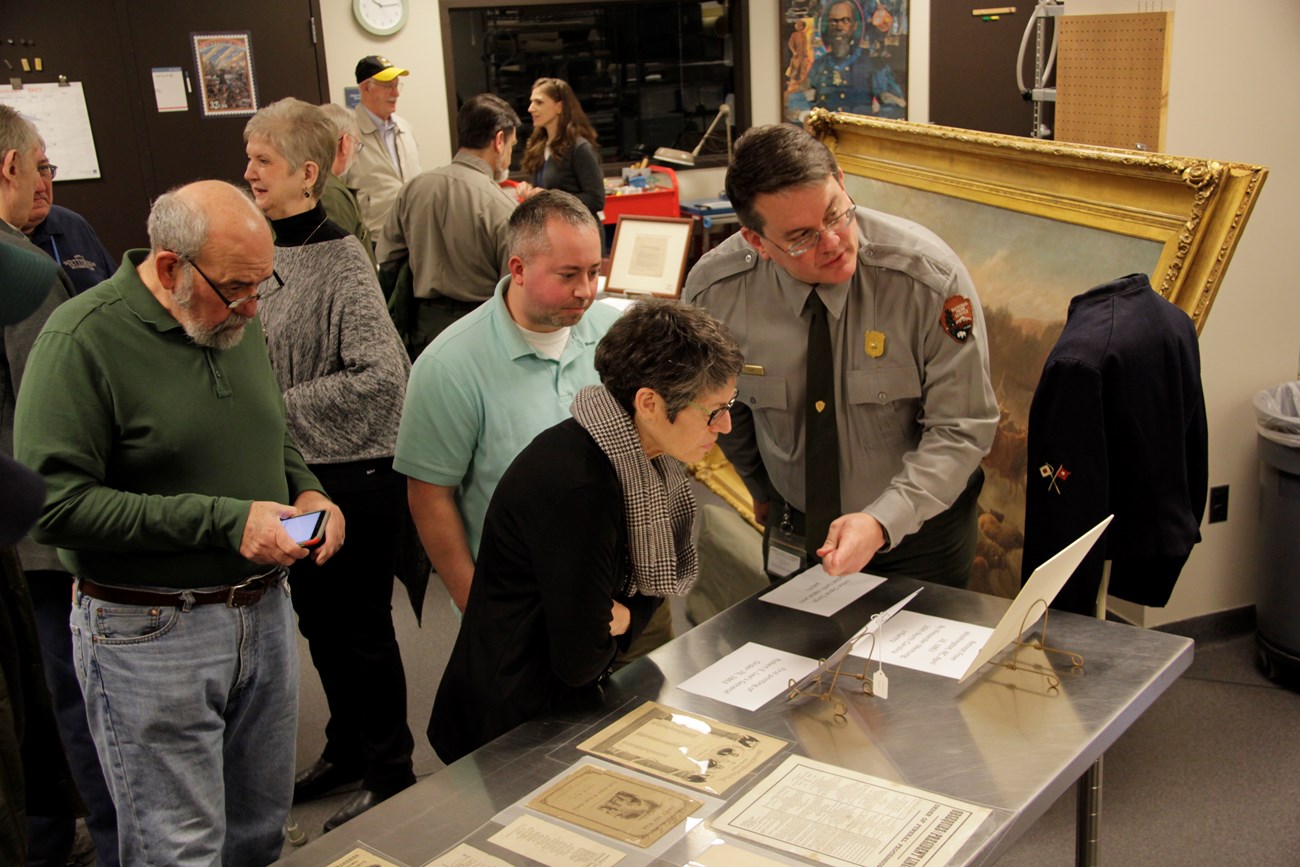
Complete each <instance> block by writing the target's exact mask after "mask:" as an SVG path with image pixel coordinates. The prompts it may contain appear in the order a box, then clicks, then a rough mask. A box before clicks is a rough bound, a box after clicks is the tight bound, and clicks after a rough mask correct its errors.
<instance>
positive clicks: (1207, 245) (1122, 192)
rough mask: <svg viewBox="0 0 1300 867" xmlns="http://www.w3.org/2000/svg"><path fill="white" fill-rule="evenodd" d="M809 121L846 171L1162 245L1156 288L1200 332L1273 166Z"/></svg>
mask: <svg viewBox="0 0 1300 867" xmlns="http://www.w3.org/2000/svg"><path fill="white" fill-rule="evenodd" d="M808 127H809V129H810V130H811V131H812V132H813V134H814V135H816V136H817V137H818V138H820V139H821V140H822V141H823V142H825V143H826V145H827V146H828V147H830V148H831V150H832V151H833V152H834V153H835V156H836V159H837V160H838V161H839V164H840V167H841V168H842V169H843V170H844V173H845V174H846V175H857V176H860V177H863V178H870V179H874V180H877V181H881V182H883V183H886V184H897V185H901V186H903V187H909V188H912V189H915V190H922V191H925V192H929V193H938V194H941V195H944V196H950V197H952V198H955V199H961V200H965V201H968V202H974V203H978V204H982V205H991V206H994V207H997V208H1003V209H1006V210H1009V211H1014V212H1018V213H1021V214H1027V215H1032V216H1037V217H1044V218H1047V219H1049V220H1053V221H1057V222H1060V223H1067V224H1073V225H1078V226H1084V227H1088V228H1091V229H1095V230H1099V231H1101V232H1105V233H1109V234H1113V235H1117V236H1122V237H1126V238H1135V239H1143V240H1147V241H1153V242H1156V243H1158V244H1159V245H1160V252H1159V258H1158V261H1157V262H1156V264H1155V268H1154V270H1153V271H1152V272H1151V274H1150V276H1151V285H1152V286H1153V287H1154V288H1155V289H1156V290H1157V291H1159V292H1160V293H1161V294H1162V295H1164V296H1165V297H1166V298H1168V299H1169V300H1170V301H1172V302H1173V303H1175V304H1177V305H1178V306H1179V307H1181V308H1182V309H1183V310H1184V311H1186V312H1187V315H1189V316H1191V317H1192V319H1193V321H1195V323H1196V328H1197V331H1198V332H1199V331H1200V330H1201V329H1202V328H1203V327H1204V326H1205V319H1206V317H1207V316H1208V315H1209V311H1210V306H1211V304H1213V302H1214V296H1215V294H1216V293H1217V292H1218V289H1219V286H1220V284H1221V283H1222V281H1223V274H1224V272H1225V271H1226V270H1227V267H1228V263H1229V262H1230V261H1231V260H1232V253H1233V251H1234V250H1235V249H1236V246H1237V242H1238V240H1239V239H1240V237H1241V232H1242V230H1243V229H1245V227H1246V220H1247V218H1248V217H1249V216H1250V212H1251V209H1252V208H1253V207H1254V205H1255V201H1256V199H1257V198H1258V196H1259V192H1260V189H1261V188H1262V187H1263V185H1264V179H1265V178H1266V177H1267V175H1268V169H1267V168H1265V167H1264V166H1257V165H1246V164H1242V163H1232V162H1226V161H1222V160H1213V159H1203V158H1196V157H1179V156H1171V155H1169V154H1157V153H1144V152H1142V151H1131V150H1120V149H1117V148H1103V147H1094V146H1091V145H1080V144H1070V143H1068V142H1054V141H1044V140H1041V139H1032V138H1022V137H1019V136H1008V135H996V134H993V133H982V132H975V131H973V130H967V129H955V128H953V127H944V126H933V125H929V124H919V123H909V122H907V121H889V120H877V119H873V118H867V117H859V116H856V115H849V114H837V113H831V112H825V111H814V112H813V113H812V115H811V116H810V117H809V119H808ZM861 204H867V205H868V206H870V203H861ZM940 234H941V235H942V232H941V233H940ZM950 243H951V242H950ZM957 252H958V254H959V255H960V254H962V252H963V251H961V250H957ZM1117 264H1118V263H1117ZM1122 273H1123V272H1120V271H1116V272H1115V273H1114V274H1113V275H1112V276H1121V275H1122ZM1089 288H1091V287H1090V286H1079V287H1078V292H1083V291H1086V290H1087V289H1089Z"/></svg>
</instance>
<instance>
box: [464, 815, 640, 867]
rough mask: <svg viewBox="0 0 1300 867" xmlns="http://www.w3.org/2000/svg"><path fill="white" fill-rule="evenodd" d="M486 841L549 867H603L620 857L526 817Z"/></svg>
mask: <svg viewBox="0 0 1300 867" xmlns="http://www.w3.org/2000/svg"><path fill="white" fill-rule="evenodd" d="M488 842H490V843H495V844H496V845H498V846H500V847H501V848H502V849H509V850H510V851H511V852H514V853H515V854H516V855H523V856H524V857H525V858H530V859H532V860H533V861H536V862H537V863H538V864H546V865H548V867H605V865H607V864H616V863H618V862H619V861H620V860H622V858H623V853H622V852H620V851H618V850H617V849H615V848H614V847H613V846H606V845H604V844H603V843H600V842H599V841H596V840H593V839H591V838H590V837H586V836H583V835H582V834H579V833H577V832H576V831H570V830H569V829H568V828H564V827H561V826H560V825H557V824H555V823H554V822H548V821H546V820H545V819H539V818H537V817H536V816H529V815H527V814H524V815H522V816H520V817H519V818H517V819H515V820H514V821H513V822H511V823H510V824H509V825H506V826H505V827H504V828H502V829H501V830H500V831H497V832H496V833H495V834H493V835H492V836H491V837H488Z"/></svg>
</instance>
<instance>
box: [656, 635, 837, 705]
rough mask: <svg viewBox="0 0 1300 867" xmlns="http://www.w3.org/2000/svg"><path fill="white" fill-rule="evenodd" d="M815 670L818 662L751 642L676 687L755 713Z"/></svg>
mask: <svg viewBox="0 0 1300 867" xmlns="http://www.w3.org/2000/svg"><path fill="white" fill-rule="evenodd" d="M816 668H817V660H815V659H809V658H808V657H806V656H799V655H798V654H796V653H786V652H785V651H784V650H777V649H775V648H772V647H764V646H763V645H761V644H755V643H754V642H752V641H750V642H747V643H746V644H745V645H744V646H743V647H741V648H739V649H737V650H733V651H732V652H731V653H728V654H727V655H726V656H724V657H722V659H719V660H718V661H717V662H715V663H713V665H710V666H709V667H708V668H706V669H704V670H703V671H701V672H700V673H699V674H696V675H693V676H691V677H688V678H687V679H686V680H684V681H682V682H681V683H679V684H677V688H678V689H684V690H686V691H687V692H693V693H695V694H696V695H702V696H704V697H706V698H714V699H717V700H718V701H725V702H726V703H727V704H731V705H735V706H736V707H741V708H744V709H745V710H758V709H759V708H760V707H762V706H763V705H765V704H767V703H768V702H769V701H771V700H772V699H774V698H776V697H777V696H778V695H781V694H782V693H783V692H785V691H786V689H788V688H789V685H790V681H792V680H802V679H803V678H804V677H805V676H806V675H808V674H809V673H810V672H812V671H813V670H814V669H816Z"/></svg>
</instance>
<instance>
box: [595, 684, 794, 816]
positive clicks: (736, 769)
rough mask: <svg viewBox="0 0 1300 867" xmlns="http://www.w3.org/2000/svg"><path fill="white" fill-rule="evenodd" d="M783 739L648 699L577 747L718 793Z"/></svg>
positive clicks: (771, 752)
mask: <svg viewBox="0 0 1300 867" xmlns="http://www.w3.org/2000/svg"><path fill="white" fill-rule="evenodd" d="M786 743H787V742H786V741H783V740H781V739H780V738H773V737H768V736H767V735H765V734H760V733H759V732H756V731H751V730H749V729H746V728H741V727H740V726H737V725H732V724H731V723H722V722H718V721H717V720H715V719H710V718H708V717H706V716H700V715H699V714H693V713H687V712H686V711H682V710H677V709H676V708H671V707H668V706H666V705H662V704H659V703H658V702H653V701H648V702H646V703H645V704H643V705H641V706H640V707H639V708H637V709H636V710H634V711H632V712H631V713H629V714H627V715H625V716H624V717H622V718H621V719H619V720H617V721H615V722H613V723H611V724H610V725H608V726H606V727H605V728H603V729H601V730H600V731H599V732H597V733H596V734H594V735H592V736H591V737H590V738H588V739H587V740H585V741H583V742H582V743H580V744H578V749H580V750H582V751H583V752H586V753H591V754H592V755H596V756H600V757H601V758H603V759H609V760H611V761H614V762H618V763H619V764H622V765H627V766H628V767H629V768H632V769H634V770H638V771H642V772H644V773H648V774H654V775H655V776H656V777H662V778H663V779H665V780H667V781H668V782H670V783H677V784H678V785H683V786H690V787H691V788H693V789H699V790H700V791H703V792H709V793H710V794H715V795H720V794H722V793H724V792H726V791H727V790H728V789H730V788H731V787H732V786H734V785H735V784H736V783H738V782H740V781H741V780H743V779H744V778H745V776H746V775H747V774H749V773H750V772H751V771H753V770H754V769H755V768H757V767H758V766H759V765H761V764H763V762H766V761H767V760H768V759H770V758H772V756H774V755H776V754H777V753H778V752H780V750H781V747H783V746H785V745H786Z"/></svg>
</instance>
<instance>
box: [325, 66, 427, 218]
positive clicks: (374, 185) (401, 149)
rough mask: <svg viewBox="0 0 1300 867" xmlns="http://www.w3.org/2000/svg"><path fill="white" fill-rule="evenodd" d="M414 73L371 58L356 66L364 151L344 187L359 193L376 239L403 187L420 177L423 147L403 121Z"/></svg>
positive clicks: (360, 201) (363, 216) (351, 170)
mask: <svg viewBox="0 0 1300 867" xmlns="http://www.w3.org/2000/svg"><path fill="white" fill-rule="evenodd" d="M410 74H411V73H410V70H407V69H402V68H401V67H399V66H394V65H393V63H392V61H390V60H389V59H388V58H387V57H380V56H379V55H376V54H371V55H369V56H367V57H363V58H361V61H360V62H359V63H358V64H357V84H358V85H359V86H360V88H361V104H360V105H358V106H357V108H356V114H357V128H358V129H359V130H360V131H361V142H362V144H361V146H360V147H359V148H358V151H357V156H356V159H355V160H354V161H353V163H352V167H351V168H349V169H348V172H347V175H346V176H345V177H344V178H343V182H344V183H346V184H347V185H348V186H349V187H351V188H352V189H354V190H356V191H357V201H358V202H359V203H360V205H361V215H362V218H363V219H364V220H365V222H366V226H368V227H369V229H370V234H371V235H372V236H373V237H376V238H377V237H379V233H380V231H381V230H382V229H383V228H384V220H386V219H387V218H388V212H389V211H391V210H392V208H393V203H394V202H395V201H397V193H398V191H399V190H400V189H401V188H402V184H403V182H405V181H406V180H409V179H410V178H413V177H415V176H416V175H418V174H419V173H420V148H419V145H418V144H417V143H416V141H415V134H414V133H413V132H412V130H411V126H410V124H408V123H407V122H406V121H405V120H403V119H402V118H400V117H398V116H397V114H396V113H395V112H396V110H397V97H398V95H399V94H400V93H401V89H402V83H401V80H400V79H401V78H402V77H404V76H407V75H410Z"/></svg>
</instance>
